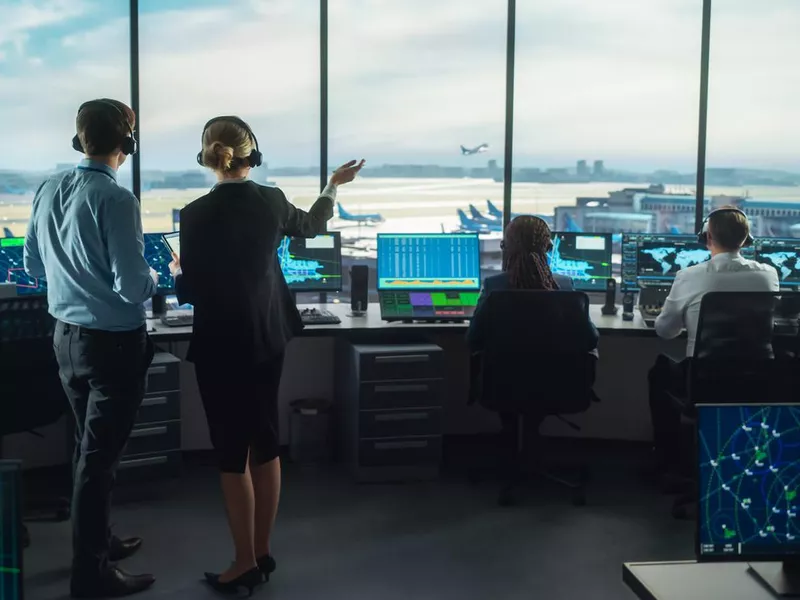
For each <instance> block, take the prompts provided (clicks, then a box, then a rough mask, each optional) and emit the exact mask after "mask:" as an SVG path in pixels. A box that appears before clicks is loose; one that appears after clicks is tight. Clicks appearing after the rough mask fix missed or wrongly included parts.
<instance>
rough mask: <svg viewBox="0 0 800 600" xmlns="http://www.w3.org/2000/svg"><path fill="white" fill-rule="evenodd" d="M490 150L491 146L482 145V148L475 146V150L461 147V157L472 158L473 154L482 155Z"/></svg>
mask: <svg viewBox="0 0 800 600" xmlns="http://www.w3.org/2000/svg"><path fill="white" fill-rule="evenodd" d="M488 149H489V144H481V145H480V146H475V147H474V148H465V147H464V146H461V155H462V156H471V155H472V154H481V153H483V152H486V151H487V150H488Z"/></svg>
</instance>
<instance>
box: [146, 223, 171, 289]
mask: <svg viewBox="0 0 800 600" xmlns="http://www.w3.org/2000/svg"><path fill="white" fill-rule="evenodd" d="M144 258H145V260H146V261H147V264H148V265H150V266H151V267H152V268H153V269H155V271H156V272H157V273H158V289H160V290H173V289H175V280H174V279H173V278H172V274H171V273H170V272H169V263H171V262H172V251H171V250H170V248H169V246H168V245H167V242H166V240H165V239H164V234H163V233H145V234H144Z"/></svg>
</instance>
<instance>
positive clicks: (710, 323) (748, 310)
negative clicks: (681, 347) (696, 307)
mask: <svg viewBox="0 0 800 600" xmlns="http://www.w3.org/2000/svg"><path fill="white" fill-rule="evenodd" d="M778 296H779V294H777V293H772V292H709V293H707V294H705V295H704V296H703V299H702V301H701V302H700V317H699V320H698V323H697V336H696V340H695V347H694V358H698V359H728V358H733V359H736V358H741V359H764V358H771V357H772V355H773V351H772V335H773V328H774V322H775V308H776V306H777V305H778Z"/></svg>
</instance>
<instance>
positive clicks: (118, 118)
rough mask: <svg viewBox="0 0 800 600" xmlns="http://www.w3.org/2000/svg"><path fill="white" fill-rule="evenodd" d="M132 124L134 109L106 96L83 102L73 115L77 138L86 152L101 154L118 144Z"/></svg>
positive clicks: (128, 132) (94, 154)
mask: <svg viewBox="0 0 800 600" xmlns="http://www.w3.org/2000/svg"><path fill="white" fill-rule="evenodd" d="M135 125H136V115H135V114H134V112H133V110H132V109H131V108H130V107H129V106H128V105H126V104H124V103H122V102H120V101H119V100H110V99H108V98H101V99H99V100H90V101H89V102H85V103H84V104H82V105H81V107H80V108H79V109H78V116H77V117H76V118H75V130H76V131H77V133H78V139H79V140H80V142H81V146H83V151H84V152H85V153H86V154H88V155H89V156H103V155H104V154H110V153H111V152H113V151H114V150H116V149H117V148H119V146H120V144H121V143H122V140H124V139H125V138H126V137H128V136H129V135H130V134H131V131H132V130H133V128H134V127H135Z"/></svg>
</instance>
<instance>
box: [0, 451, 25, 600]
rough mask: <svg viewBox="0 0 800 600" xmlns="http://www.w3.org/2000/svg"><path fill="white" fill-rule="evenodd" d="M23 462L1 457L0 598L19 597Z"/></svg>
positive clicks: (12, 598) (21, 591)
mask: <svg viewBox="0 0 800 600" xmlns="http://www.w3.org/2000/svg"><path fill="white" fill-rule="evenodd" d="M21 488H22V463H21V462H20V461H15V460H0V600H6V599H7V600H22V598H23V589H22V588H23V584H22V577H23V573H22V550H23V541H22V501H21V499H22V491H21Z"/></svg>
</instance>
